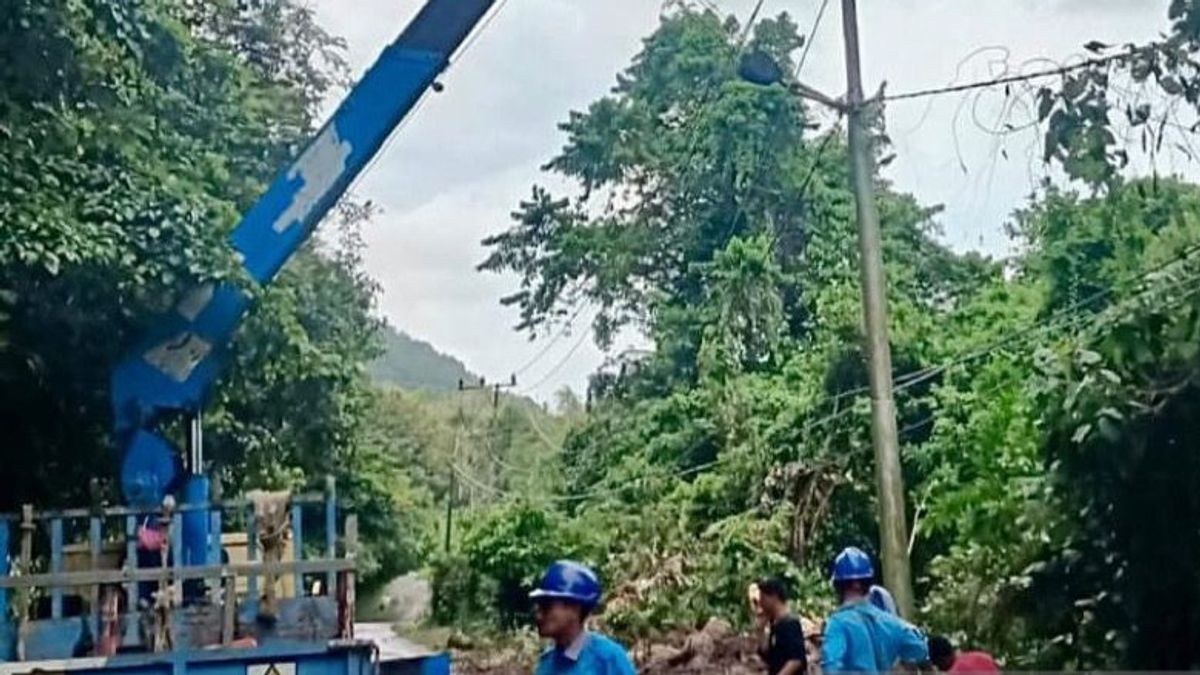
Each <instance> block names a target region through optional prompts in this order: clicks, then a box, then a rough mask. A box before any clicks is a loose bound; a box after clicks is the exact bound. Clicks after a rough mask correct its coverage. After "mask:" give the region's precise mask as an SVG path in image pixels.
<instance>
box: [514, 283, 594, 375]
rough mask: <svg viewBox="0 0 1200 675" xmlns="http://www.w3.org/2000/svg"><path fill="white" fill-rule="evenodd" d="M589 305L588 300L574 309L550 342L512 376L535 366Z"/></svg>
mask: <svg viewBox="0 0 1200 675" xmlns="http://www.w3.org/2000/svg"><path fill="white" fill-rule="evenodd" d="M591 305H592V303H591V301H590V300H588V301H584V302H581V303H580V304H579V307H576V308H575V312H574V313H573V314H571V316H570V317H568V318H567V321H566V323H564V324H563V326H562V328H561V329H559V331H558V332H557V333H555V334H554V336H553V337H551V338H550V341H549V342H547V343H546V344H545V345H544V346H543V347H542V349H541V351H539V352H538V353H536V354H534V355H533V356H532V357H530V358H529V359H528V360H527V361H526V362H525V363H523V364H522V365H521V367H520V368H517V369H516V370H515V371H513V375H523V374H524V373H525V372H526V371H527V370H529V369H530V368H532V367H533V366H534V365H535V364H537V362H538V361H540V360H542V358H543V357H545V356H546V354H548V353H549V352H550V349H551V348H552V347H553V346H554V345H556V344H558V341H559V340H561V339H562V338H563V337H565V336H566V334H567V333H568V332H570V330H571V328H572V327H574V325H575V320H576V319H578V318H579V315H580V314H581V313H582V312H583V310H585V309H587V308H588V307H591Z"/></svg>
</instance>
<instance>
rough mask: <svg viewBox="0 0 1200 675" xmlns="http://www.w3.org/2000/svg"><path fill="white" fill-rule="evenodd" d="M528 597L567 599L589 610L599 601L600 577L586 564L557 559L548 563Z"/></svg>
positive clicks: (535, 598)
mask: <svg viewBox="0 0 1200 675" xmlns="http://www.w3.org/2000/svg"><path fill="white" fill-rule="evenodd" d="M529 597H531V598H533V599H534V600H569V601H571V602H577V603H579V604H580V605H582V606H583V607H584V609H587V610H591V609H592V608H593V607H595V606H596V605H597V604H599V602H600V578H599V577H597V576H596V573H595V572H593V571H592V569H591V568H590V567H588V566H587V565H583V564H580V563H577V562H574V561H572V560H559V561H558V562H556V563H554V564H552V565H550V567H549V568H548V569H547V570H546V574H544V575H543V576H542V581H541V583H539V584H538V587H537V588H536V589H534V591H533V592H532V593H530V594H529Z"/></svg>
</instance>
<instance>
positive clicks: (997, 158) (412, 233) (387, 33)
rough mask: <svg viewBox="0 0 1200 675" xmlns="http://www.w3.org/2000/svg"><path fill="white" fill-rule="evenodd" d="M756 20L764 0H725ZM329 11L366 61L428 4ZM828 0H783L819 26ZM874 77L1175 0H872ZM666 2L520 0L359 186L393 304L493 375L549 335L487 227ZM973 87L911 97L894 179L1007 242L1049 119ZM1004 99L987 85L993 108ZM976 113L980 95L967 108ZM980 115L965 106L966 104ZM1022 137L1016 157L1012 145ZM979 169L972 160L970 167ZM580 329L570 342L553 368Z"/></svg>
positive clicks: (954, 227)
mask: <svg viewBox="0 0 1200 675" xmlns="http://www.w3.org/2000/svg"><path fill="white" fill-rule="evenodd" d="M717 2H718V4H720V5H721V6H722V7H724V8H726V9H729V10H731V11H736V12H737V13H738V15H739V16H743V17H744V16H746V14H747V13H748V9H749V6H750V5H751V4H752V3H751V0H737V1H730V0H724V1H722V0H717ZM314 3H315V7H316V9H317V11H318V15H319V17H320V19H321V20H322V22H323V23H324V24H325V25H326V26H328V27H329V28H330V29H331V30H332V31H334V32H335V33H338V34H341V35H343V36H345V37H346V38H347V39H348V41H349V44H350V56H351V61H352V63H353V64H354V66H355V68H356V69H357V70H358V72H361V70H362V69H364V68H365V67H366V66H367V65H369V63H370V62H371V61H372V60H373V59H374V57H375V56H376V55H377V54H378V53H379V51H380V50H381V49H382V48H383V47H384V46H385V45H386V44H387V43H388V42H389V41H391V40H392V39H393V38H394V37H395V35H396V34H398V33H399V31H400V30H401V28H402V27H403V25H404V24H405V23H406V22H407V20H408V19H409V18H410V17H411V16H412V15H414V14H415V12H416V9H417V7H418V2H416V1H415V0H404V1H401V0H355V1H354V2H350V0H314ZM817 4H819V3H818V2H817V1H816V0H804V1H803V2H800V1H798V0H767V3H766V7H765V11H766V12H769V13H775V12H779V11H783V10H787V11H789V12H790V13H791V14H792V15H793V16H794V17H795V18H796V19H797V21H798V22H799V23H800V26H801V28H802V30H807V29H808V24H809V22H810V21H811V17H812V16H813V15H814V13H815V9H816V6H817ZM832 4H833V5H834V7H833V8H831V10H830V11H829V13H828V15H827V16H826V17H825V24H824V25H823V27H822V29H821V31H820V32H819V33H818V35H817V36H816V39H815V42H814V48H813V51H812V54H811V55H810V57H809V65H808V66H807V67H806V72H805V78H806V79H807V80H809V81H811V82H812V83H813V84H815V85H817V86H819V87H821V88H822V89H825V90H827V91H830V92H837V91H840V90H841V88H842V82H843V77H844V72H843V70H842V60H841V53H840V50H841V30H840V20H841V18H840V16H839V13H838V12H837V11H836V6H837V4H838V3H836V2H833V3H832ZM860 4H861V5H862V6H861V8H860V21H861V25H862V44H863V60H864V70H865V73H864V74H865V77H866V79H867V81H868V82H879V81H881V80H884V79H886V80H887V81H888V83H889V90H890V91H891V92H899V91H907V90H913V89H920V88H925V87H928V86H937V85H941V84H945V83H947V82H949V81H951V80H952V79H955V72H956V69H960V70H961V72H960V73H959V77H958V79H959V80H960V81H968V80H973V79H979V78H985V77H989V76H991V75H993V74H994V73H995V72H996V71H995V69H996V68H997V67H999V64H998V63H996V62H995V57H996V56H997V55H999V54H1000V52H999V51H998V50H994V51H991V52H986V53H983V54H980V55H977V56H976V57H975V58H973V59H970V60H968V61H966V62H963V63H962V64H961V68H960V62H962V61H963V59H964V57H966V56H967V55H968V54H971V53H972V52H973V51H975V50H977V49H978V48H980V47H983V46H988V45H1004V46H1005V47H1006V48H1007V50H1008V54H1007V63H1009V64H1012V65H1016V64H1022V63H1024V62H1026V61H1029V60H1030V59H1034V58H1039V57H1045V58H1049V59H1052V60H1055V61H1061V60H1064V59H1067V58H1069V57H1070V56H1071V55H1072V54H1075V53H1077V52H1078V51H1079V46H1080V45H1081V44H1083V43H1084V42H1086V41H1088V40H1091V39H1100V40H1106V41H1112V42H1126V41H1130V40H1139V41H1140V40H1145V39H1148V38H1151V37H1153V36H1154V35H1155V34H1156V32H1157V31H1159V30H1161V29H1162V28H1163V27H1164V26H1165V14H1166V2H1165V0H1163V1H1161V2H1158V1H1153V2H1151V1H1147V0H870V1H869V2H862V3H860ZM660 8H661V3H660V2H659V0H509V2H507V4H506V5H505V6H504V8H503V10H502V12H501V13H500V14H499V15H498V16H497V17H496V19H495V20H494V21H493V22H492V23H491V25H490V26H489V27H488V29H487V31H486V32H485V33H483V34H482V36H481V37H480V38H479V39H478V40H477V41H476V43H475V44H474V46H473V47H472V48H471V49H470V50H469V51H468V52H467V54H466V55H465V57H463V58H462V60H461V61H460V62H459V63H457V64H456V65H455V66H454V67H453V68H452V69H451V71H450V72H449V73H448V74H447V75H446V77H445V78H444V82H445V84H446V90H445V92H443V93H441V94H437V95H433V96H431V98H430V99H429V100H428V101H427V103H426V105H424V106H423V107H422V109H421V110H420V111H419V112H418V113H417V114H416V115H415V116H413V117H412V119H411V120H410V121H409V122H408V123H407V124H406V125H405V127H404V129H403V130H402V132H401V133H400V134H399V135H398V136H397V137H396V138H395V140H394V142H393V143H392V144H391V146H390V147H389V149H388V150H387V152H386V153H384V154H383V155H382V156H381V157H380V158H379V161H378V162H377V165H376V167H375V168H374V170H373V171H372V172H371V174H370V175H369V176H368V177H367V178H366V179H365V180H363V181H362V183H361V184H360V185H359V186H358V187H357V188H356V191H357V192H358V193H360V194H361V195H363V196H365V197H368V198H371V199H374V200H375V201H376V202H378V203H380V204H381V205H382V206H383V207H384V209H385V213H384V215H383V216H382V217H381V218H380V219H379V222H378V223H377V224H375V225H374V226H373V227H372V228H371V229H370V231H369V233H368V235H369V236H368V241H369V244H370V250H369V253H368V257H367V266H368V270H369V271H370V272H371V273H372V274H373V275H374V276H375V277H377V278H378V279H380V281H381V282H382V283H383V286H384V291H385V292H384V296H383V298H382V301H381V309H382V310H383V311H384V313H385V314H386V315H387V316H388V318H389V319H391V320H392V322H393V323H395V325H397V326H399V327H400V328H402V329H404V330H406V331H409V332H411V333H413V334H415V335H417V336H419V337H422V338H425V339H429V340H431V341H433V342H434V344H436V345H437V346H438V347H440V348H441V349H444V350H448V351H450V352H452V353H454V354H455V355H456V356H458V357H460V358H462V359H463V360H464V361H466V362H467V363H468V364H469V365H470V366H471V367H472V368H475V369H476V370H478V371H480V372H481V373H483V374H485V375H487V376H489V377H504V376H506V374H507V373H508V372H510V371H511V370H512V369H513V368H514V367H516V366H517V365H519V364H521V363H523V362H524V361H526V360H527V358H528V357H529V356H530V355H531V354H533V353H535V352H536V351H537V350H538V349H539V347H540V345H531V344H529V343H528V342H527V341H526V340H525V338H524V337H523V336H520V335H516V334H515V333H512V332H511V331H509V330H508V327H509V326H511V325H512V324H513V323H514V321H515V318H516V317H515V313H514V312H513V311H511V310H508V309H505V308H501V307H500V306H499V304H498V299H499V298H500V297H501V296H502V295H503V294H504V293H506V292H508V291H510V290H511V289H512V288H513V284H514V281H513V280H512V279H506V278H501V277H496V276H494V275H483V274H478V273H476V272H474V265H475V264H476V263H478V262H479V260H480V259H482V257H483V250H482V249H481V247H480V246H479V240H480V239H481V238H482V237H483V236H484V235H486V234H488V233H491V232H495V231H497V230H499V229H501V228H503V227H505V226H506V225H507V222H508V217H509V213H510V211H512V210H513V208H514V207H515V206H516V204H517V202H518V201H519V200H520V199H521V198H522V197H524V196H525V195H526V194H527V193H528V189H529V186H530V184H532V183H533V182H536V181H543V180H544V177H543V176H542V175H541V174H539V171H538V166H539V165H541V164H542V163H543V162H544V161H545V160H547V159H549V158H550V157H551V156H553V154H554V153H555V151H556V150H558V148H559V147H560V146H561V144H562V140H563V139H562V137H561V135H560V134H559V132H558V131H557V130H556V127H555V125H556V124H557V123H558V122H559V121H561V120H562V119H564V118H565V117H566V114H567V111H568V110H570V109H572V108H574V109H578V108H582V107H584V106H586V105H587V104H588V103H589V102H590V101H592V100H594V99H595V98H597V97H599V96H601V95H603V94H605V93H606V92H607V91H608V89H609V88H610V87H611V85H612V84H613V82H614V81H615V76H616V73H617V72H618V71H619V70H621V69H623V68H624V67H625V66H626V65H628V63H629V59H630V58H631V57H632V56H633V54H634V53H635V52H636V51H637V49H638V47H639V44H640V40H641V39H642V37H644V36H645V35H646V34H648V33H649V32H650V31H651V30H652V29H653V28H654V26H655V25H656V23H657V19H658V15H659V11H660ZM963 100H964V99H963V98H961V97H946V98H940V99H936V100H934V101H933V102H932V103H929V104H926V103H924V102H915V103H895V104H893V105H892V106H891V107H890V109H889V113H888V121H889V127H890V129H891V130H892V133H893V137H894V139H895V141H896V151H897V152H898V154H899V157H898V159H897V160H896V162H895V163H894V164H893V165H892V167H891V168H890V170H889V171H890V176H891V177H892V178H893V179H894V180H895V181H896V182H897V184H898V186H899V187H900V188H902V189H906V190H911V191H913V192H914V193H915V194H916V195H917V196H918V197H919V198H920V199H921V200H922V201H923V202H925V203H930V204H933V203H943V204H946V206H947V211H946V214H945V215H944V217H943V218H942V220H943V222H944V224H945V228H946V237H947V241H949V242H950V243H952V244H953V245H955V246H956V247H959V248H980V247H982V248H984V249H985V250H989V251H992V252H996V251H1001V250H1003V248H1004V245H1005V242H1004V239H1003V235H1002V233H1001V225H1002V222H1003V220H1004V218H1005V217H1006V215H1007V214H1008V213H1009V212H1011V210H1012V209H1013V208H1014V207H1016V206H1018V205H1019V204H1020V202H1021V200H1022V198H1023V197H1024V195H1025V194H1026V193H1027V192H1028V191H1029V185H1030V180H1031V177H1036V176H1037V174H1038V172H1040V171H1041V168H1040V166H1039V165H1038V164H1037V163H1036V162H1033V163H1031V162H1030V161H1029V153H1030V152H1031V151H1033V150H1035V149H1036V147H1035V146H1036V143H1037V138H1036V135H1035V134H1034V133H1033V132H1027V133H1024V134H1017V135H1014V136H1011V137H1009V138H1007V139H1004V140H998V139H997V138H996V137H994V136H992V135H989V134H986V133H983V132H982V131H980V130H979V129H978V128H977V127H976V126H975V124H974V123H973V121H972V120H971V117H970V116H969V115H967V114H966V113H959V112H958V111H959V110H960V106H962V101H963ZM998 105H999V99H997V98H995V97H987V96H985V97H983V98H981V99H980V102H979V104H978V106H977V112H978V113H979V116H980V117H982V118H988V117H989V116H990V117H994V116H995V115H996V113H997V110H998ZM966 111H967V112H969V111H970V108H966ZM964 115H965V116H964ZM1001 149H1004V150H1006V152H1007V154H1008V159H1005V158H1004V157H1003V156H1002V154H1001ZM963 167H965V172H964V170H963ZM573 342H574V338H568V339H564V340H562V341H561V344H556V345H555V349H554V350H552V351H551V353H550V354H548V355H547V356H546V357H545V358H544V359H543V360H541V361H539V363H538V364H537V366H536V367H535V368H533V369H531V372H530V373H529V378H531V379H537V378H539V377H540V375H541V374H543V373H544V372H545V371H546V370H547V369H549V368H550V367H551V366H553V365H554V364H556V363H557V362H558V361H560V360H561V359H562V358H563V355H564V354H565V353H566V351H567V350H568V349H569V348H570V346H571V344H572V343H573ZM601 358H602V356H601V355H600V354H599V352H598V351H597V350H595V349H594V348H591V346H590V344H589V345H588V346H587V348H581V350H580V352H579V353H577V354H576V355H575V356H574V357H573V358H571V359H569V360H568V363H567V365H565V366H564V367H563V368H562V370H561V371H560V372H558V373H556V374H554V375H553V376H552V377H551V379H550V381H549V382H547V384H546V385H545V386H544V387H543V388H541V389H540V390H539V392H538V393H539V394H540V395H541V396H544V397H545V396H548V395H549V393H550V392H551V391H553V390H554V389H555V388H557V386H559V385H561V384H570V385H573V386H575V387H576V388H578V387H580V386H581V385H582V383H583V382H584V378H585V376H586V374H587V373H588V372H589V371H590V370H591V369H592V368H594V367H595V366H596V365H597V364H598V363H599V362H600V360H601Z"/></svg>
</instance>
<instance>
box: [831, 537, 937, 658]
mask: <svg viewBox="0 0 1200 675" xmlns="http://www.w3.org/2000/svg"><path fill="white" fill-rule="evenodd" d="M874 578H875V567H874V565H872V564H871V558H870V556H868V555H867V554H866V553H864V552H863V551H862V550H860V549H857V548H854V547H850V548H847V549H845V550H843V551H842V552H841V553H839V554H838V556H837V558H836V559H834V562H833V587H834V590H835V591H836V592H837V596H838V603H839V606H838V608H837V609H836V610H834V612H833V614H830V615H829V619H828V620H827V621H826V622H825V639H824V640H823V642H822V645H821V667H822V669H823V670H824V672H826V673H842V672H860V673H888V672H892V671H893V670H895V668H896V665H897V664H898V663H905V664H924V663H927V662H928V661H929V648H928V644H927V643H926V641H925V636H924V635H922V633H921V631H920V630H918V629H917V628H915V627H914V626H913V625H912V624H910V623H908V622H906V621H904V620H903V619H901V618H900V617H899V616H897V615H895V614H893V613H891V612H887V611H885V610H882V609H880V608H879V607H877V606H875V604H873V603H872V602H871V600H870V593H871V582H872V580H873V579H874Z"/></svg>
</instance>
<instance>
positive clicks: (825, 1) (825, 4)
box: [792, 0, 829, 80]
mask: <svg viewBox="0 0 1200 675" xmlns="http://www.w3.org/2000/svg"><path fill="white" fill-rule="evenodd" d="M828 8H829V0H821V7H820V8H819V9H818V10H817V17H816V18H815V19H813V25H812V28H810V29H809V30H808V39H806V40H805V41H804V52H803V53H801V54H800V62H799V63H797V64H796V71H795V73H794V74H793V77H792V79H795V80H798V79H800V72H801V71H802V70H804V62H805V61H807V60H808V52H809V50H811V49H812V45H813V39H814V38H816V36H817V29H818V28H820V27H821V19H823V18H824V17H825V10H826V9H828Z"/></svg>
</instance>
